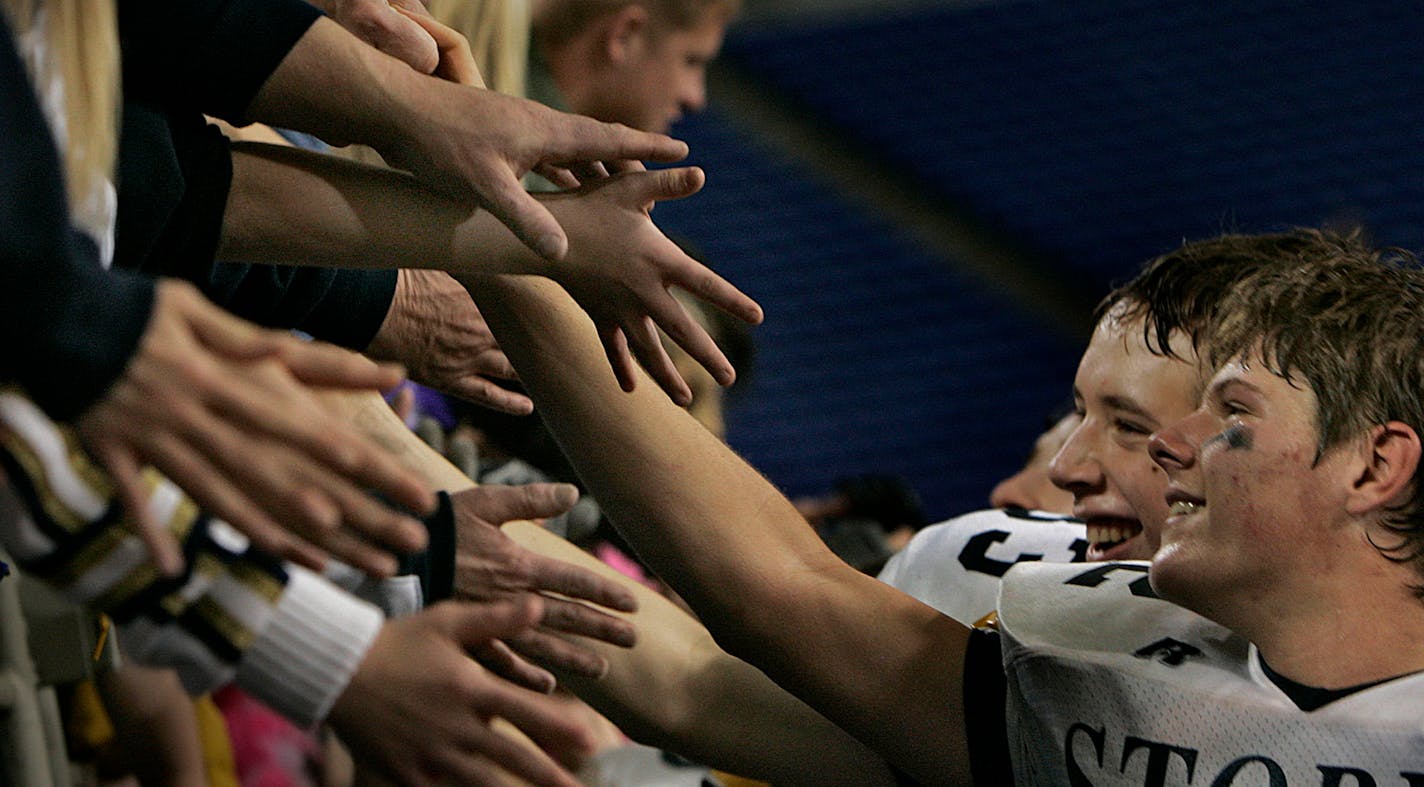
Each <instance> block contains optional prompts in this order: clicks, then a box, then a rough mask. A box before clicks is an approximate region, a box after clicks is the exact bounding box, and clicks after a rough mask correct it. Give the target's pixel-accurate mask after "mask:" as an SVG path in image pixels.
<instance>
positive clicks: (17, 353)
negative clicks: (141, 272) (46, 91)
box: [0, 15, 153, 420]
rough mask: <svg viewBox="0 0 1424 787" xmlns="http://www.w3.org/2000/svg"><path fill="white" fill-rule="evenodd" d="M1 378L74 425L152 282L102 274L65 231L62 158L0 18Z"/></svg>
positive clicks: (111, 375)
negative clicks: (12, 383) (73, 420)
mask: <svg viewBox="0 0 1424 787" xmlns="http://www.w3.org/2000/svg"><path fill="white" fill-rule="evenodd" d="M0 151H3V158H4V162H5V163H4V165H3V166H0V314H3V315H4V319H3V320H0V326H3V328H0V331H3V339H0V341H3V345H4V350H3V351H0V353H2V354H0V359H3V360H0V377H3V378H4V379H5V380H7V381H10V382H14V383H17V384H19V385H21V386H22V387H23V388H24V389H25V390H26V391H27V392H28V393H29V394H30V396H31V397H32V398H33V399H34V400H35V401H36V402H37V403H38V404H39V405H40V406H41V407H43V408H44V409H45V411H46V412H48V413H49V415H50V416H51V417H53V418H55V419H59V420H63V419H69V418H73V417H74V416H75V415H77V414H79V413H81V412H83V411H84V410H85V409H86V408H87V407H88V406H89V405H91V404H92V403H93V402H94V401H95V400H96V399H98V398H99V397H100V396H101V395H102V394H103V393H104V391H105V390H107V389H108V387H109V386H110V385H111V384H112V383H113V381H114V380H115V378H117V377H118V376H119V374H120V373H121V372H122V371H123V369H124V366H125V365H126V364H127V363H128V359H129V357H130V356H131V355H132V354H133V353H134V351H135V349H136V348H137V346H138V341H139V338H140V337H141V336H142V335H143V331H144V328H145V326H146V325H147V324H148V315H149V313H150V311H151V310H152V308H153V283H152V282H150V281H147V280H145V279H143V278H141V277H138V276H133V275H129V274H124V273H118V272H110V271H106V270H104V269H103V267H102V266H101V265H100V262H99V259H98V250H97V249H96V248H95V247H94V245H93V243H91V242H89V241H88V240H87V239H85V238H84V237H83V236H82V235H81V234H80V233H78V232H76V231H75V230H73V229H72V228H71V227H70V225H69V210H68V205H67V202H66V199H65V195H64V187H63V175H62V174H61V170H60V163H59V154H58V152H57V151H56V150H55V147H54V141H53V138H52V137H51V136H50V131H49V126H48V124H47V123H46V121H45V118H44V115H43V114H42V112H41V110H40V107H39V103H38V102H37V101H36V99H35V96H34V93H33V91H32V90H31V89H30V84H29V78H28V76H27V74H26V71H25V67H24V65H23V64H22V63H21V62H20V58H19V55H18V54H17V53H16V51H15V48H14V37H13V35H12V34H11V31H10V28H9V26H8V25H7V24H6V22H5V20H4V18H3V15H0Z"/></svg>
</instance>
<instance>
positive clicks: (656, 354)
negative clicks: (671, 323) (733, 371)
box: [624, 315, 730, 407]
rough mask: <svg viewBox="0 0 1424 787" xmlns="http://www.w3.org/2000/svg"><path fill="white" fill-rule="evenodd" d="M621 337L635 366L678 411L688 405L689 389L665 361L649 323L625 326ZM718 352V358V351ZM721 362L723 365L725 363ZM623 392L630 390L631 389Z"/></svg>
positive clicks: (645, 320)
mask: <svg viewBox="0 0 1424 787" xmlns="http://www.w3.org/2000/svg"><path fill="white" fill-rule="evenodd" d="M624 333H625V335H626V336H627V337H628V344H629V346H630V347H632V350H633V354H634V355H635V356H637V358H638V363H639V364H641V365H642V367H643V368H644V369H646V370H647V372H648V375H649V376H651V377H652V378H653V381H654V382H656V383H657V384H658V385H659V386H661V387H662V389H663V390H664V391H666V392H667V395H668V397H669V398H671V399H672V400H673V402H674V403H676V404H677V405H678V406H679V407H686V406H687V405H689V404H692V389H691V388H689V387H688V385H687V381H686V380H683V379H682V375H681V374H678V371H677V366H676V365H675V364H673V362H672V358H670V357H668V354H667V350H666V349H665V348H664V347H663V342H662V337H660V336H659V335H658V329H657V326H656V325H655V324H654V323H653V319H652V318H651V317H648V316H646V315H644V316H643V317H641V318H639V319H638V320H637V322H635V323H634V324H633V325H629V326H625V327H624ZM709 341H710V339H709ZM718 352H719V354H720V352H721V351H720V350H719V351H718ZM723 362H724V363H725V359H724V361H723ZM728 366H730V364H728ZM626 390H632V388H631V386H630V387H629V388H627V389H626Z"/></svg>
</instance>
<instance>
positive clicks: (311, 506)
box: [75, 280, 435, 576]
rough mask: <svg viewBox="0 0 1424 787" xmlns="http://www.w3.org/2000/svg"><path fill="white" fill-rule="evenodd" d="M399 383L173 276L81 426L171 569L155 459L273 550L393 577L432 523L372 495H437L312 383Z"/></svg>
mask: <svg viewBox="0 0 1424 787" xmlns="http://www.w3.org/2000/svg"><path fill="white" fill-rule="evenodd" d="M399 380H400V374H399V372H397V371H396V370H394V369H393V368H391V367H383V366H379V365H377V364H375V363H372V362H371V361H369V360H366V359H364V358H361V357H360V356H357V355H355V354H353V353H350V352H348V351H345V350H341V349H338V348H335V347H330V346H326V345H321V344H317V343H309V342H302V341H299V340H297V339H295V338H293V337H292V336H290V335H288V334H285V333H281V332H277V331H270V330H264V329H261V328H258V327H256V326H253V325H251V324H249V323H246V322H244V321H242V320H239V319H237V318H236V317H233V316H231V315H229V314H227V313H226V312H224V311H222V310H221V309H219V308H218V307H216V306H214V305H212V304H211V303H209V302H208V301H207V300H206V299H204V298H203V296H202V295H200V294H199V293H198V292H197V290H195V289H193V288H192V287H191V286H190V285H188V284H185V283H181V282H176V281H170V280H164V281H162V282H160V283H159V285H158V289H157V295H156V299H155V302H154V306H153V313H152V315H151V317H150V318H149V324H148V328H147V329H146V331H145V333H144V335H143V338H142V340H141V343H140V345H139V348H138V351H137V352H136V353H135V355H134V357H133V358H132V360H131V361H130V362H129V365H128V367H127V368H126V369H125V370H124V373H123V374H122V376H120V377H119V379H118V380H117V381H116V382H115V383H114V385H113V386H112V387H111V388H110V389H109V391H108V392H107V393H106V394H105V395H104V397H103V398H102V399H100V400H99V401H98V402H97V403H96V404H94V405H93V406H91V407H90V408H89V409H88V410H87V411H86V412H85V413H84V414H83V415H81V416H80V417H79V419H78V420H77V421H76V424H75V426H76V429H77V431H78V433H79V435H80V438H81V440H83V442H84V443H85V446H86V447H87V448H88V450H89V451H90V453H91V455H92V456H93V457H94V458H95V459H96V460H97V461H98V462H99V463H100V464H101V465H103V467H104V469H105V470H107V471H108V472H109V473H110V475H111V476H112V478H113V480H114V483H115V486H116V488H117V491H118V494H119V497H120V499H121V500H122V501H123V503H124V506H125V508H126V509H127V510H128V511H129V513H130V515H131V516H132V517H133V518H134V521H135V522H137V523H138V525H139V531H140V535H141V537H142V538H143V539H144V541H145V543H147V544H148V546H149V548H150V549H151V550H152V551H153V553H154V558H155V560H156V561H157V563H158V565H159V566H160V567H161V568H162V569H163V570H165V571H166V572H169V573H176V572H177V571H178V570H179V569H180V568H181V564H182V560H181V557H180V555H179V553H178V549H177V544H176V542H174V541H173V538H172V536H171V535H169V534H168V532H167V530H166V528H164V527H163V526H162V525H161V524H160V523H159V522H157V521H156V519H155V516H154V514H153V512H152V509H151V508H150V506H149V505H148V504H147V502H146V497H147V494H146V491H145V488H144V482H143V480H142V478H141V477H140V468H141V467H142V466H144V465H152V466H153V467H154V468H156V469H157V470H158V471H159V472H161V473H163V474H164V475H166V476H167V477H169V478H170V479H172V480H173V481H174V483H176V484H178V485H179V486H180V487H182V489H183V490H184V491H185V492H187V493H188V494H189V495H190V496H191V497H192V498H193V499H194V500H195V501H197V503H198V504H199V505H200V506H202V507H203V508H204V509H205V510H207V511H209V512H211V513H212V514H213V515H214V516H217V517H220V518H222V519H224V520H226V521H227V522H229V523H230V524H231V525H232V526H233V527H236V528H237V529H238V530H241V531H242V532H243V533H245V534H246V535H247V536H248V537H249V538H251V539H252V542H253V544H255V545H256V546H258V547H259V548H261V549H264V550H266V551H268V552H271V553H274V554H277V555H280V556H282V557H286V558H288V559H291V560H294V561H297V562H299V563H302V564H304V565H307V566H311V567H313V568H318V569H319V568H320V567H321V566H322V565H323V564H324V562H325V557H326V555H327V553H330V554H332V555H335V556H337V557H339V558H341V559H342V560H344V561H346V562H348V563H350V564H351V565H354V566H358V567H360V568H362V569H365V570H366V571H368V572H370V573H373V574H375V575H377V576H389V575H390V574H391V573H393V572H394V570H395V559H394V557H393V556H392V555H391V554H389V552H388V551H386V550H397V551H406V550H413V549H420V548H422V547H423V546H424V543H425V529H424V527H423V526H422V525H421V524H420V523H419V522H416V521H415V520H413V519H411V518H410V517H408V516H405V515H402V514H399V513H397V512H396V511H394V510H392V509H390V508H388V507H386V506H385V505H382V504H380V503H378V502H376V500H375V499H374V498H372V497H371V496H370V495H369V494H368V493H367V491H366V490H373V491H375V492H378V493H380V494H382V495H384V496H385V497H386V498H387V499H388V500H390V501H392V503H394V504H396V505H402V506H405V507H407V508H409V509H411V510H413V511H416V512H419V513H425V512H428V511H429V510H431V509H432V508H433V507H434V502H435V501H434V497H433V495H432V494H431V493H430V492H429V491H428V490H427V489H425V488H424V486H423V485H422V484H421V482H420V479H419V478H418V477H417V476H414V475H412V474H411V473H409V472H407V471H405V470H403V469H401V468H400V467H399V466H398V465H397V464H396V463H395V461H394V460H392V459H390V458H389V457H388V456H387V455H386V454H384V453H383V452H382V451H380V450H379V449H378V448H376V446H374V445H373V444H372V443H370V442H369V441H368V440H367V439H365V438H364V437H362V436H360V434H359V433H357V432H355V431H354V430H353V429H352V428H351V427H349V426H346V425H344V424H342V423H340V422H339V421H337V420H335V419H334V418H332V417H331V416H330V415H328V414H327V413H326V412H324V411H323V410H322V408H321V407H319V406H318V405H317V403H316V401H315V400H314V399H313V397H312V396H311V393H310V391H309V389H308V388H307V387H306V386H307V385H314V386H322V387H328V388H338V389H349V390H361V389H383V388H389V387H391V386H393V385H394V384H395V383H397V382H399ZM382 547H384V549H383V548H382Z"/></svg>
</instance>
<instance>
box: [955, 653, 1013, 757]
mask: <svg viewBox="0 0 1424 787" xmlns="http://www.w3.org/2000/svg"><path fill="white" fill-rule="evenodd" d="M1007 699H1008V683H1007V681H1006V679H1005V677H1004V657H1003V652H1002V649H1001V645H1000V642H999V634H998V632H995V631H984V630H980V629H975V630H973V631H971V632H969V644H968V646H967V647H966V649H965V652H964V734H965V737H966V738H967V739H968V743H969V767H970V772H971V773H973V774H974V783H975V784H1013V783H1014V776H1013V764H1012V762H1011V761H1010V760H1009V735H1008V729H1009V728H1008V722H1007V720H1006V719H1005V714H1004V704H1005V702H1006V701H1007Z"/></svg>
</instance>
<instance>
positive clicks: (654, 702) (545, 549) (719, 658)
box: [327, 394, 890, 785]
mask: <svg viewBox="0 0 1424 787" xmlns="http://www.w3.org/2000/svg"><path fill="white" fill-rule="evenodd" d="M327 401H328V402H329V403H331V404H332V405H333V406H334V407H336V408H339V411H340V412H342V413H344V414H345V415H346V417H348V418H350V419H351V420H352V422H353V423H354V424H356V425H357V427H358V428H360V429H361V430H362V431H363V432H364V433H366V434H367V435H368V436H369V437H371V438H372V439H373V440H375V441H376V442H377V443H378V444H380V445H381V446H382V447H383V448H385V449H387V450H388V451H389V452H390V453H391V454H392V455H393V456H394V457H396V458H397V459H398V460H399V461H400V462H401V463H402V464H403V465H404V466H405V467H406V468H408V469H409V470H411V471H412V472H415V473H416V474H418V475H421V476H422V477H424V478H425V479H426V481H427V482H428V483H429V484H430V485H431V487H432V488H435V489H444V490H447V491H455V490H460V489H464V488H468V487H469V486H471V485H472V482H471V481H470V479H469V478H468V477H466V476H465V475H464V474H463V473H461V472H460V471H459V470H458V469H456V468H455V467H454V466H453V465H451V464H450V463H449V462H448V461H447V460H446V459H445V458H444V457H443V456H441V455H440V454H439V453H437V452H436V451H435V450H434V449H432V448H431V447H430V446H428V445H426V444H425V443H423V442H421V441H420V439H419V438H417V437H416V436H415V434H414V433H412V432H411V431H410V430H409V429H408V428H406V427H405V425H404V424H402V423H400V421H399V420H397V419H396V418H395V416H394V415H393V413H392V411H391V409H390V407H388V406H386V404H385V403H384V402H383V401H381V399H380V398H379V397H376V396H367V395H363V394H355V395H352V394H333V395H331V396H328V397H327ZM501 529H502V530H503V531H504V533H505V534H506V535H507V536H509V537H510V538H511V539H513V541H514V542H516V543H518V544H520V545H522V546H523V547H524V548H525V549H527V550H529V551H530V552H532V553H536V554H538V555H540V556H542V557H544V558H547V559H549V560H551V561H561V562H563V563H565V564H567V565H569V566H571V567H574V566H577V567H580V568H581V569H582V570H583V571H586V572H589V573H591V574H595V575H597V576H599V577H602V578H604V581H606V582H609V583H615V584H616V585H617V586H618V587H619V588H621V589H622V592H624V593H627V594H629V595H630V596H632V597H633V598H634V599H636V602H637V603H636V607H637V608H636V611H631V612H625V613H623V614H621V615H620V617H622V618H623V619H624V620H626V621H628V622H629V623H631V624H633V625H634V626H636V628H637V630H638V641H637V643H636V644H634V645H633V646H632V647H631V648H628V647H625V646H620V645H617V644H613V643H609V642H602V641H598V640H595V639H589V638H587V637H576V638H574V639H573V641H574V642H575V644H577V645H578V647H579V648H580V649H584V650H587V651H591V652H592V654H594V655H595V656H597V657H598V658H600V659H601V660H602V661H603V662H604V663H605V664H606V672H604V674H603V675H602V677H589V676H588V675H586V674H575V673H570V672H568V671H566V670H556V671H558V672H559V677H560V680H561V682H563V684H564V685H566V686H568V687H570V688H572V689H573V690H574V692H575V693H576V694H578V695H579V697H580V698H582V699H583V700H584V701H586V702H588V703H589V704H591V705H593V707H594V708H596V709H597V710H598V711H599V712H600V713H603V714H604V715H606V716H608V717H609V718H610V719H612V720H613V722H614V723H615V724H617V725H618V726H619V727H621V728H622V729H623V730H624V731H625V732H627V733H628V734H629V735H632V736H633V737H634V738H636V739H637V740H639V741H642V742H644V743H648V744H652V745H656V746H661V747H663V748H666V749H670V750H672V751H676V752H678V753H679V754H683V755H685V756H688V757H691V758H693V759H696V760H697V761H698V762H702V763H706V764H708V765H711V766H713V767H716V768H720V769H722V770H725V771H729V772H734V773H738V774H741V775H744V776H749V777H753V778H760V779H766V780H769V781H772V782H774V783H777V784H817V785H829V784H846V785H873V784H885V783H890V782H889V780H890V774H889V770H888V769H887V767H886V765H885V763H884V761H883V760H882V759H881V758H879V757H877V756H876V755H874V754H873V753H871V752H870V751H869V750H867V749H866V748H865V747H864V746H862V745H860V744H859V743H858V742H856V741H855V740H854V739H853V738H851V737H850V736H849V735H847V734H846V733H844V732H842V731H841V730H840V729H839V728H837V727H836V726H835V725H833V724H831V723H830V722H828V721H826V719H825V718H824V717H822V716H820V715H819V714H817V713H816V712H815V711H813V710H811V709H810V708H808V707H807V706H806V705H805V704H803V703H802V702H800V701H799V700H797V699H795V698H794V697H792V696H791V695H789V694H787V693H786V692H785V691H783V690H782V689H781V688H779V687H778V686H777V685H776V684H774V683H772V682H771V680H769V679H768V678H767V677H766V676H765V675H763V674H762V673H761V672H760V671H758V670H757V669H756V668H754V667H752V666H751V665H749V664H747V663H746V662H743V661H740V660H738V659H735V658H733V657H731V656H729V655H727V653H726V652H725V651H723V650H722V649H721V648H719V647H718V646H717V644H716V643H715V642H714V641H713V640H712V637H711V635H710V634H709V633H708V632H707V629H706V628H704V627H703V626H702V625H701V624H700V623H698V622H697V621H696V620H695V619H693V618H692V616H690V615H688V614H687V613H686V612H684V611H682V610H681V609H679V608H678V607H677V606H676V605H674V604H673V603H672V602H670V601H668V600H667V599H666V598H664V597H662V596H660V595H658V594H657V593H654V592H653V591H651V590H649V589H648V588H646V587H644V586H642V585H640V584H638V583H637V582H634V581H632V580H630V579H628V578H627V577H624V576H622V575H621V574H618V573H617V572H616V571H614V570H613V569H611V568H609V567H608V566H606V565H604V564H603V563H601V562H599V561H598V560H597V559H596V558H594V557H593V556H592V555H590V554H588V553H587V552H584V551H583V550H581V549H579V548H578V547H576V546H574V545H573V544H570V543H569V542H567V541H565V540H563V539H562V538H559V537H558V536H556V535H554V534H553V533H550V532H549V531H548V530H545V529H544V528H543V527H540V526H539V525H536V524H534V523H532V522H527V521H515V522H509V523H507V524H505V525H504V526H503V527H502V528H501Z"/></svg>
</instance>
